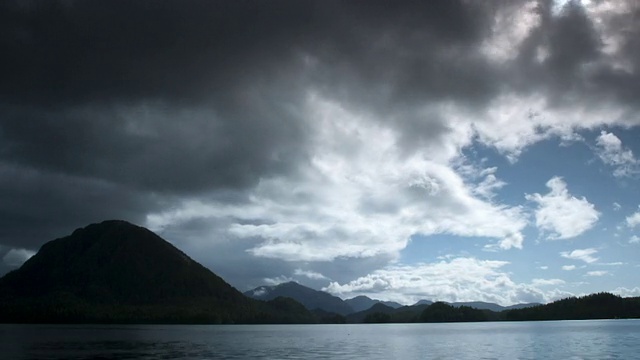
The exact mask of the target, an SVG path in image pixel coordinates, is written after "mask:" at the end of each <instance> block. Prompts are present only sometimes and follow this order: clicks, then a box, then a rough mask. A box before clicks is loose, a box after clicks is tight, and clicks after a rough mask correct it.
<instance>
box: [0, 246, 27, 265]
mask: <svg viewBox="0 0 640 360" xmlns="http://www.w3.org/2000/svg"><path fill="white" fill-rule="evenodd" d="M33 255H35V251H31V250H27V249H11V250H9V252H7V253H6V254H5V255H4V257H3V258H2V262H4V263H5V265H7V266H9V267H19V266H21V265H22V264H24V262H25V261H27V260H29V258H31V257H32V256H33Z"/></svg>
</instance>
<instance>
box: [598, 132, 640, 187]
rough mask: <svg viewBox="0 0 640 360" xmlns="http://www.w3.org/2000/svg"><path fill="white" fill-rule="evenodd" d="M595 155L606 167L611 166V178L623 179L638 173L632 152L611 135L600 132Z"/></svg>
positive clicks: (636, 161)
mask: <svg viewBox="0 0 640 360" xmlns="http://www.w3.org/2000/svg"><path fill="white" fill-rule="evenodd" d="M596 145H597V150H596V153H597V155H598V157H600V160H602V162H604V163H605V164H607V165H611V166H613V167H614V168H615V169H614V171H613V176H615V177H624V176H630V175H632V174H634V173H637V172H638V165H639V163H638V160H637V159H636V158H635V157H634V156H633V152H632V151H631V150H629V149H625V148H624V147H623V146H622V141H620V139H619V138H618V137H617V136H615V135H614V134H613V133H608V132H606V131H602V132H600V136H598V138H597V139H596Z"/></svg>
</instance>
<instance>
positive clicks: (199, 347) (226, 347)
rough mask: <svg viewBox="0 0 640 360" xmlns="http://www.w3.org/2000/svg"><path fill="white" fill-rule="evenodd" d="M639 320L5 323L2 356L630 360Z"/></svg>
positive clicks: (638, 348)
mask: <svg viewBox="0 0 640 360" xmlns="http://www.w3.org/2000/svg"><path fill="white" fill-rule="evenodd" d="M639 353H640V320H597V321H550V322H494V323H457V324H380V325H368V324H366V325H365V324H358V325H212V326H207V325H203V326H200V325H184V326H183V325H166V326H165V325H126V326H124V325H0V358H2V359H70V360H72V359H95V358H103V359H250V358H253V359H631V358H636V357H637V356H638V354H639Z"/></svg>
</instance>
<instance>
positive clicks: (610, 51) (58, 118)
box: [0, 0, 640, 305]
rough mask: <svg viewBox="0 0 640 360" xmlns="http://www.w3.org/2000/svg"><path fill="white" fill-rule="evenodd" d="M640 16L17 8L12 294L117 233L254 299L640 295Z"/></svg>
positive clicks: (263, 4) (535, 10) (597, 10)
mask: <svg viewBox="0 0 640 360" xmlns="http://www.w3.org/2000/svg"><path fill="white" fill-rule="evenodd" d="M639 17H640V3H639V2H637V1H636V0H611V1H605V0H590V1H589V0H582V1H557V0H512V1H502V0H487V1H471V0H434V1H398V2H388V1H376V0H369V1H355V0H353V1H333V0H317V1H297V0H290V1H289V0H274V1H257V0H256V1H254V0H247V1H216V0H214V1H190V0H187V1H117V0H116V1H106V2H105V1H91V0H87V1H73V0H66V1H37V0H34V1H17V0H8V1H2V2H1V3H0V53H2V54H3V55H2V56H1V57H0V69H1V70H0V71H1V74H0V75H1V76H0V78H1V79H2V81H0V199H1V200H0V274H4V273H6V272H8V271H10V270H12V269H15V268H17V267H19V266H20V265H21V264H22V263H23V262H24V261H26V259H28V258H29V257H30V256H32V255H33V254H34V253H35V252H36V251H37V250H38V249H39V247H40V246H41V245H42V244H44V243H45V242H47V241H50V240H53V239H55V238H59V237H63V236H66V235H68V234H70V233H71V232H72V231H73V230H74V229H76V228H79V227H84V226H86V225H88V224H90V223H95V222H100V221H103V220H107V219H123V220H127V221H129V222H132V223H135V224H138V225H141V226H145V227H148V228H149V229H151V230H153V231H154V232H156V233H157V234H159V235H160V236H162V237H163V238H165V239H166V240H168V241H170V242H171V243H173V244H174V245H175V246H177V247H178V248H180V249H181V250H183V251H184V252H185V253H187V254H188V255H189V256H191V257H192V258H193V259H195V260H196V261H198V262H200V263H202V264H203V265H205V266H207V267H208V268H209V269H211V270H212V271H213V272H215V273H216V274H218V275H220V276H221V277H223V278H224V279H225V280H226V281H228V282H229V283H230V284H232V285H233V286H235V287H236V288H237V289H239V290H241V291H246V290H249V289H252V288H254V287H257V286H260V285H269V284H277V283H281V282H285V281H297V282H299V283H301V284H303V285H306V286H310V287H313V288H315V289H321V290H324V291H327V292H330V293H331V294H334V295H336V296H340V297H342V298H350V297H354V296H357V295H367V296H370V297H372V298H376V299H382V300H393V301H398V302H400V303H403V304H411V303H414V302H416V301H417V300H420V299H427V300H444V301H488V302H494V303H498V304H502V305H509V304H515V303H521V302H549V301H553V300H556V299H559V298H563V297H567V296H573V295H576V296H579V295H584V294H589V293H594V292H600V291H609V292H613V293H616V294H620V295H622V296H640V281H639V280H640V278H639V277H638V275H637V274H638V272H639V271H640V182H639V179H640V126H639V125H640V102H638V99H639V98H640V21H638V18H639ZM141 256H144V254H141Z"/></svg>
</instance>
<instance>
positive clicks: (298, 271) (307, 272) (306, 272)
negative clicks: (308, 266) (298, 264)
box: [293, 269, 327, 280]
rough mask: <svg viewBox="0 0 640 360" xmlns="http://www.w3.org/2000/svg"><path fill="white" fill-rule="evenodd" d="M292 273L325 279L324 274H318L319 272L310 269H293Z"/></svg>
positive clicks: (314, 278)
mask: <svg viewBox="0 0 640 360" xmlns="http://www.w3.org/2000/svg"><path fill="white" fill-rule="evenodd" d="M293 275H295V276H304V277H307V278H309V279H312V280H327V277H326V276H324V275H322V274H320V273H319V272H315V271H310V270H302V269H295V271H294V272H293Z"/></svg>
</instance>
